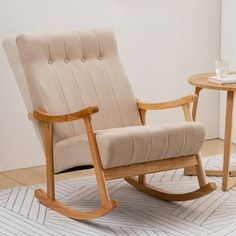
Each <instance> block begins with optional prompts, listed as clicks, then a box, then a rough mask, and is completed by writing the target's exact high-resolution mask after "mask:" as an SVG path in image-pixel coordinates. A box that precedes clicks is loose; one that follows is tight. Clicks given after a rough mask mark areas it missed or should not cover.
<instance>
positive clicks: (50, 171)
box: [43, 123, 55, 200]
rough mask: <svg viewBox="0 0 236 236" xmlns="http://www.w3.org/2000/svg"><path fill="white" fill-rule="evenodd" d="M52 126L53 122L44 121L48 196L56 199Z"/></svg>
mask: <svg viewBox="0 0 236 236" xmlns="http://www.w3.org/2000/svg"><path fill="white" fill-rule="evenodd" d="M52 126H53V125H52V123H44V137H43V142H44V150H45V156H46V173H47V197H48V198H49V199H50V200H54V199H55V182H54V163H53V144H52Z"/></svg>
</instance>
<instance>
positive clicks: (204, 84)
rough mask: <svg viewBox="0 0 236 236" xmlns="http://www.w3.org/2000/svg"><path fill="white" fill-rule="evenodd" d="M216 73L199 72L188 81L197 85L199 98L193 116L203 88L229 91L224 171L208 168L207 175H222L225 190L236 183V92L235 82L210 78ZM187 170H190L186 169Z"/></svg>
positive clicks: (194, 106)
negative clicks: (233, 163)
mask: <svg viewBox="0 0 236 236" xmlns="http://www.w3.org/2000/svg"><path fill="white" fill-rule="evenodd" d="M213 75H215V73H205V74H198V75H193V76H191V77H189V79H188V82H189V83H190V84H191V85H193V86H194V87H195V94H196V95H197V100H196V101H195V102H194V104H193V110H192V117H193V120H195V119H196V113H197V107H198V98H199V94H200V91H201V90H202V89H204V88H205V89H213V90H223V91H226V92H227V102H226V118H225V136H224V161H223V171H220V170H206V175H209V176H222V177H223V180H222V189H223V190H224V191H227V190H229V189H230V188H231V187H233V186H234V185H236V177H235V176H236V171H230V155H231V142H232V118H233V106H234V94H235V92H236V83H235V84H224V85H221V84H218V83H214V82H211V81H209V80H208V78H209V77H210V76H213ZM186 172H188V171H187V170H186Z"/></svg>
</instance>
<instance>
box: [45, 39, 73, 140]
mask: <svg viewBox="0 0 236 236" xmlns="http://www.w3.org/2000/svg"><path fill="white" fill-rule="evenodd" d="M50 39H51V38H49V37H47V43H48V49H49V55H50V54H51V57H52V58H51V59H52V60H53V63H52V64H51V70H52V71H53V73H54V74H55V77H56V79H57V81H58V85H59V87H60V90H61V93H62V95H63V100H64V106H65V107H66V109H65V110H66V111H67V112H66V113H70V112H71V111H70V106H69V104H68V101H67V96H65V92H64V87H63V86H62V84H61V80H60V75H59V74H58V72H57V70H56V69H55V68H54V64H56V63H59V62H57V61H56V59H58V58H57V56H59V58H60V55H57V52H58V51H57V50H56V48H55V50H54V51H55V55H53V49H54V48H53V47H52V46H50V43H51V42H50V41H51V40H53V42H52V45H55V46H56V44H57V43H59V41H62V42H63V38H61V37H60V36H59V37H57V38H55V39H51V40H50ZM62 45H63V46H64V42H63V43H62ZM62 50H63V49H62ZM64 53H65V49H64ZM61 57H62V58H65V55H64V56H61ZM54 58H55V59H54ZM68 125H70V126H71V128H72V135H73V136H75V129H74V126H73V123H72V122H69V123H68ZM59 139H60V138H59Z"/></svg>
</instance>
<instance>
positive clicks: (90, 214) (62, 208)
mask: <svg viewBox="0 0 236 236" xmlns="http://www.w3.org/2000/svg"><path fill="white" fill-rule="evenodd" d="M35 197H36V198H37V199H39V200H40V202H41V203H42V204H44V205H45V206H47V207H49V208H51V209H52V210H54V211H56V212H58V213H60V214H62V215H64V216H67V217H69V218H72V219H75V220H90V219H94V218H97V217H100V216H103V215H105V214H107V213H108V212H110V211H111V210H112V209H113V208H114V207H116V206H117V205H118V202H117V201H115V200H112V201H111V202H110V204H107V205H106V207H101V208H98V209H94V210H91V211H79V210H76V209H74V208H72V207H69V206H67V205H65V204H64V203H62V202H60V201H58V200H51V199H49V198H48V197H47V194H46V193H45V192H44V191H43V190H42V189H37V190H36V191H35Z"/></svg>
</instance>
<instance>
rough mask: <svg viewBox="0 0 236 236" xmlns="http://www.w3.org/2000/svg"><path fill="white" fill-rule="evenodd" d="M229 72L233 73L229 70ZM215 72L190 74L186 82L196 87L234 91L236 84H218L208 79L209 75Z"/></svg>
mask: <svg viewBox="0 0 236 236" xmlns="http://www.w3.org/2000/svg"><path fill="white" fill-rule="evenodd" d="M230 74H235V72H231V73H230ZM214 75H215V73H213V72H211V73H204V74H197V75H192V76H190V77H189V79H188V82H189V83H190V84H191V85H193V86H195V87H198V88H207V89H215V90H225V91H236V84H218V83H214V82H211V81H209V80H208V78H209V77H210V76H214Z"/></svg>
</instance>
